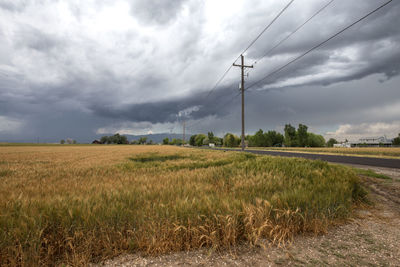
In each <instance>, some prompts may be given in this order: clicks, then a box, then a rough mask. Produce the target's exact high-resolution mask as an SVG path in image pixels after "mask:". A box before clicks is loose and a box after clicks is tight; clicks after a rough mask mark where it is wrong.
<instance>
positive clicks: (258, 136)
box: [249, 129, 267, 147]
mask: <svg viewBox="0 0 400 267" xmlns="http://www.w3.org/2000/svg"><path fill="white" fill-rule="evenodd" d="M250 139H252V143H253V145H254V146H257V147H264V146H267V140H266V136H265V135H264V132H263V130H261V129H260V130H258V131H257V132H256V133H255V134H254V135H253V137H252V138H250ZM249 146H250V140H249Z"/></svg>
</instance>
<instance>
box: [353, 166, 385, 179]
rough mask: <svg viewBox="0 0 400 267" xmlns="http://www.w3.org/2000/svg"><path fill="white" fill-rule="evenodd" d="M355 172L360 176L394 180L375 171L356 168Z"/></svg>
mask: <svg viewBox="0 0 400 267" xmlns="http://www.w3.org/2000/svg"><path fill="white" fill-rule="evenodd" d="M354 170H355V171H356V173H357V174H359V175H364V176H368V177H373V178H380V179H386V180H392V178H391V177H389V176H387V175H384V174H379V173H376V172H375V171H373V170H371V169H368V170H365V169H357V168H354Z"/></svg>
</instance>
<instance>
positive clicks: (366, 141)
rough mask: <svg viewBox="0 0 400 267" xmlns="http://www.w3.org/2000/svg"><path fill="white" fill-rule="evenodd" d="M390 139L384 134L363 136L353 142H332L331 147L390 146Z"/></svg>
mask: <svg viewBox="0 0 400 267" xmlns="http://www.w3.org/2000/svg"><path fill="white" fill-rule="evenodd" d="M392 141H393V140H392V139H387V138H386V136H380V137H365V138H360V139H358V141H355V142H344V143H340V144H334V145H333V147H389V146H392Z"/></svg>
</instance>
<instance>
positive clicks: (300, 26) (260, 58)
mask: <svg viewBox="0 0 400 267" xmlns="http://www.w3.org/2000/svg"><path fill="white" fill-rule="evenodd" d="M333 1H335V0H331V1H330V2H328V3H327V4H326V5H324V6H323V7H321V8H320V9H319V10H318V11H317V12H315V13H314V14H313V15H312V16H311V17H309V18H308V19H307V20H306V21H304V22H303V23H302V24H301V25H299V26H298V27H297V28H296V29H295V30H294V31H292V32H291V33H289V34H288V35H287V36H286V37H285V38H283V39H282V40H281V41H279V42H278V43H277V44H276V45H275V46H273V47H272V48H271V49H269V50H268V51H267V52H266V53H265V54H264V55H263V56H261V57H259V58H258V59H257V60H255V61H254V63H253V64H256V63H258V62H259V61H261V60H262V59H263V58H265V57H266V56H268V55H270V53H271V52H272V51H274V50H275V49H276V48H278V47H279V46H280V45H282V44H283V43H284V42H285V41H286V40H288V39H289V38H290V37H292V35H293V34H295V33H296V32H298V31H299V30H300V29H301V28H303V27H304V26H305V25H306V24H307V23H308V22H309V21H310V20H312V19H313V18H314V17H315V16H317V15H318V14H319V13H321V12H322V11H323V10H324V9H325V8H327V7H328V6H329V5H330V4H332V2H333Z"/></svg>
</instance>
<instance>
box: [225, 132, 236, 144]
mask: <svg viewBox="0 0 400 267" xmlns="http://www.w3.org/2000/svg"><path fill="white" fill-rule="evenodd" d="M239 144H240V138H239V137H238V136H236V135H234V134H231V133H227V134H226V135H225V136H224V146H226V147H237V146H239Z"/></svg>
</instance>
